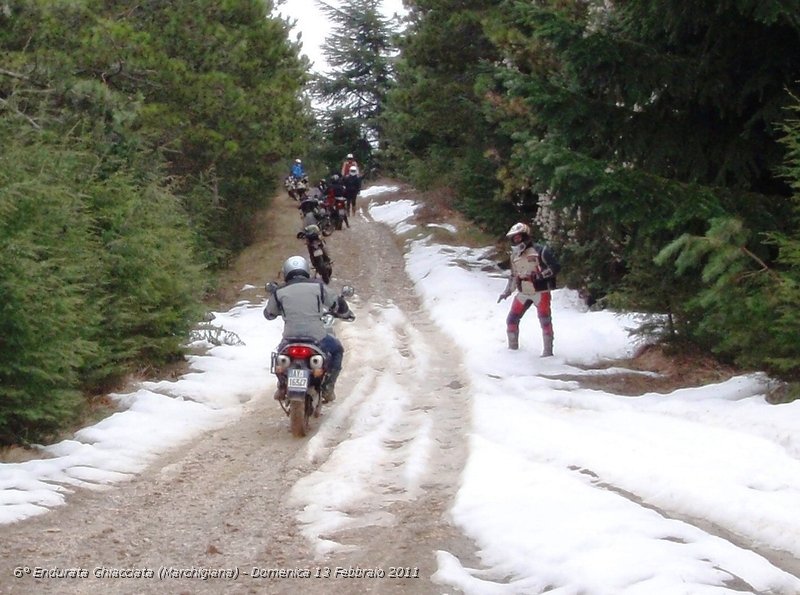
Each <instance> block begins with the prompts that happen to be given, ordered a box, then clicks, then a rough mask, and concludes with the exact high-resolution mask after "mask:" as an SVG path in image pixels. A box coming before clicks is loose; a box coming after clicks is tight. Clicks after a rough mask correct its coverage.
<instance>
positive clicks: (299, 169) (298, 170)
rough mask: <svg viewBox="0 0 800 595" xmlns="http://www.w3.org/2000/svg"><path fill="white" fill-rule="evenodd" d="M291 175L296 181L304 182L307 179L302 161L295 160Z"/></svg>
mask: <svg viewBox="0 0 800 595" xmlns="http://www.w3.org/2000/svg"><path fill="white" fill-rule="evenodd" d="M289 175H291V176H292V177H293V178H294V179H295V180H302V179H303V178H305V177H306V170H305V168H304V167H303V161H302V159H295V160H294V163H292V168H291V170H290V171H289Z"/></svg>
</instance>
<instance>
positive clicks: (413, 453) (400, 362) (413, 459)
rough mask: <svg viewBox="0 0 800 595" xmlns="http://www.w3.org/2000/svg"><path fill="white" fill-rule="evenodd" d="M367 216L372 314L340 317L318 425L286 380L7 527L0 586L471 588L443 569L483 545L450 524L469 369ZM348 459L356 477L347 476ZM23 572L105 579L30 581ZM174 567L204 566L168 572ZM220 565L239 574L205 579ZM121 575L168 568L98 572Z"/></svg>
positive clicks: (349, 276) (87, 589) (360, 219)
mask: <svg viewBox="0 0 800 595" xmlns="http://www.w3.org/2000/svg"><path fill="white" fill-rule="evenodd" d="M351 225H352V227H351V229H349V230H348V229H346V230H343V231H341V232H336V233H335V234H334V235H333V236H331V238H330V239H329V246H330V250H331V252H332V254H333V257H334V259H335V263H334V281H333V282H332V285H333V286H334V287H337V288H338V287H341V285H343V284H345V283H350V284H353V285H355V287H356V290H357V294H356V296H354V298H353V299H352V300H351V302H352V307H353V309H354V311H355V312H356V315H357V320H356V322H354V323H352V324H347V325H345V324H343V323H340V324H339V325H338V326H337V333H338V334H339V336H340V337H341V338H342V339H343V341H344V343H345V346H346V349H347V353H346V356H345V367H344V372H343V373H342V376H341V377H340V381H339V384H338V386H337V394H338V399H337V401H336V402H335V403H334V404H332V405H330V406H327V407H325V408H324V410H323V413H322V416H321V417H320V418H319V419H317V420H313V422H312V430H311V434H310V436H309V437H307V438H305V439H299V440H298V439H295V438H293V437H292V436H291V435H290V433H289V431H288V420H287V418H286V417H285V415H284V414H283V412H282V411H281V410H280V407H278V405H277V404H276V403H275V402H274V401H273V400H272V398H271V393H272V390H273V389H274V385H273V384H272V380H271V383H270V385H269V386H265V387H264V391H263V394H261V395H257V396H258V397H259V398H255V399H253V400H251V401H250V402H249V403H248V404H247V405H246V406H245V409H244V412H243V414H242V416H241V418H240V419H239V420H238V421H237V422H235V423H233V424H229V425H227V426H225V427H223V428H221V429H219V430H216V431H213V432H209V433H207V434H205V435H203V436H202V438H201V439H198V440H195V441H194V442H193V443H192V444H189V445H185V446H183V447H179V448H177V449H174V450H172V451H170V452H168V453H165V454H164V455H163V456H162V457H161V458H160V459H158V460H157V461H156V462H155V463H154V464H152V465H151V466H150V467H149V468H148V469H147V470H146V471H145V472H144V473H142V474H141V475H140V476H138V477H135V478H134V479H132V480H131V481H129V482H127V483H123V484H117V485H115V486H112V487H109V488H108V489H106V490H101V491H89V490H78V491H77V492H76V493H75V494H72V495H70V496H69V498H68V501H67V505H66V506H62V507H57V508H55V509H53V510H52V511H51V512H49V513H47V514H44V515H42V516H39V517H34V518H30V519H27V520H25V521H22V522H18V523H15V524H12V525H6V526H3V527H2V528H0V532H2V545H0V551H2V556H1V557H0V593H31V592H36V593H99V592H102V593H163V592H171V593H219V592H226V593H278V594H280V593H295V592H298V591H303V592H306V593H356V592H370V593H421V594H423V593H447V592H455V591H454V590H453V589H452V588H447V587H442V586H441V585H435V584H434V583H432V582H431V580H430V579H431V575H432V574H433V573H434V572H436V569H437V568H436V551H437V550H439V549H445V550H447V551H448V552H451V553H453V554H454V555H456V556H458V557H459V558H460V559H461V560H463V561H466V562H467V563H474V555H473V552H474V551H475V549H476V548H475V546H474V544H473V543H471V542H470V541H469V540H467V539H466V538H464V537H463V536H462V535H461V534H460V533H459V532H458V530H457V529H455V527H454V526H453V525H452V524H451V523H450V520H449V519H448V510H449V509H450V508H451V506H452V502H453V498H454V497H455V494H456V491H457V489H458V486H459V477H460V474H461V472H462V470H463V466H464V463H465V461H466V456H467V437H466V432H467V431H468V429H469V427H470V420H469V402H468V397H467V395H468V392H469V391H468V389H467V388H466V386H465V385H466V382H467V381H466V375H465V374H464V373H463V371H462V369H461V364H460V354H459V351H458V348H457V347H456V346H455V345H454V344H453V343H452V341H450V340H449V339H448V338H447V337H445V336H444V335H443V334H441V333H440V332H439V331H438V330H437V327H436V326H435V325H434V324H433V323H432V321H431V320H430V319H429V317H428V316H427V315H426V314H425V312H424V310H423V309H422V307H421V305H420V303H419V301H418V300H417V298H416V297H415V294H414V291H413V287H412V284H411V282H410V280H409V279H408V277H407V276H406V274H405V272H404V262H403V255H402V251H401V249H400V248H399V247H398V246H397V244H396V241H395V238H394V236H393V234H392V232H391V231H390V230H389V228H387V227H386V226H384V225H382V224H378V223H375V222H373V221H371V220H370V218H369V216H368V214H367V213H366V211H365V209H363V208H362V209H360V213H359V214H358V215H357V216H355V217H353V218H352V220H351ZM302 248H303V247H302V244H301V243H300V242H298V243H297V244H295V245H293V246H287V256H288V255H290V254H291V253H292V252H296V253H302ZM263 281H264V280H263V279H253V281H252V282H253V284H254V285H263ZM264 324H265V325H266V324H280V323H279V322H274V323H269V322H267V321H264ZM266 359H267V356H266V355H265V361H266ZM265 365H268V364H265ZM366 445H369V447H368V448H366V447H365V446H366ZM343 457H347V458H349V460H350V463H349V464H348V468H349V469H354V471H352V474H351V476H348V477H341V476H337V475H336V473H335V469H336V461H337V460H341V458H343ZM353 461H357V463H356V464H354V463H353ZM16 568H28V569H31V570H33V569H36V568H39V569H40V570H39V573H40V574H41V573H42V572H44V573H45V574H47V573H48V572H50V573H53V574H57V573H61V574H63V573H64V572H65V571H66V570H69V569H83V570H87V571H88V573H89V576H88V577H85V578H38V579H37V578H34V577H33V576H31V575H29V574H27V573H26V574H25V575H24V576H23V577H22V578H20V579H14V578H12V577H13V572H14V570H15V569H16ZM162 568H170V569H172V570H171V572H172V573H173V574H180V573H183V574H189V575H192V576H193V577H192V578H171V577H168V578H166V579H165V580H159V577H158V574H159V569H162ZM210 569H222V570H233V569H236V571H237V572H238V578H237V579H225V578H206V579H204V578H203V574H204V573H207V572H208V570H210ZM392 569H400V570H399V571H398V570H392ZM120 570H122V571H123V572H128V571H129V570H133V571H139V572H145V573H146V572H147V571H153V572H155V574H156V576H155V577H154V578H97V577H96V576H95V574H96V573H102V572H103V571H105V572H108V573H113V572H118V571H120ZM254 571H255V572H254ZM270 572H272V573H273V574H274V573H275V572H284V573H289V574H290V575H292V574H294V575H305V574H310V577H309V578H302V577H294V576H289V577H285V578H275V577H274V576H270ZM370 572H373V573H377V574H380V573H384V574H385V576H384V577H382V578H370V577H369V576H364V575H369V574H370ZM253 574H256V575H258V574H261V575H262V576H260V577H258V578H257V577H254V576H252V575H253ZM391 574H395V575H398V576H397V577H392V576H390V575H391Z"/></svg>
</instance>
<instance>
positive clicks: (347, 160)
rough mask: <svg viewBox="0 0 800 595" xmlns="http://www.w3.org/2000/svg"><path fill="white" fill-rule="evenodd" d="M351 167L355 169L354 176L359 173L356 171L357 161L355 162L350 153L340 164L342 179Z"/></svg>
mask: <svg viewBox="0 0 800 595" xmlns="http://www.w3.org/2000/svg"><path fill="white" fill-rule="evenodd" d="M351 167H355V168H356V174H358V173H359V171H358V161H356V158H355V157H353V154H352V153H348V154H347V157H345V160H344V162H343V163H342V177H345V176H346V175H347V174H348V173H349V172H350V168H351Z"/></svg>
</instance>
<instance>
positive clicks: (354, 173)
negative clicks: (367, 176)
mask: <svg viewBox="0 0 800 595" xmlns="http://www.w3.org/2000/svg"><path fill="white" fill-rule="evenodd" d="M357 173H358V169H357V168H355V167H351V168H350V175H351V176H354V175H356V174H357Z"/></svg>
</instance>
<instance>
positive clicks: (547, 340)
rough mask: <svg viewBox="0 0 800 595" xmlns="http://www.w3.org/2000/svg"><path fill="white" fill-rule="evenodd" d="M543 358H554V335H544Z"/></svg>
mask: <svg viewBox="0 0 800 595" xmlns="http://www.w3.org/2000/svg"><path fill="white" fill-rule="evenodd" d="M542 343H543V344H544V349H542V357H553V335H542Z"/></svg>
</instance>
